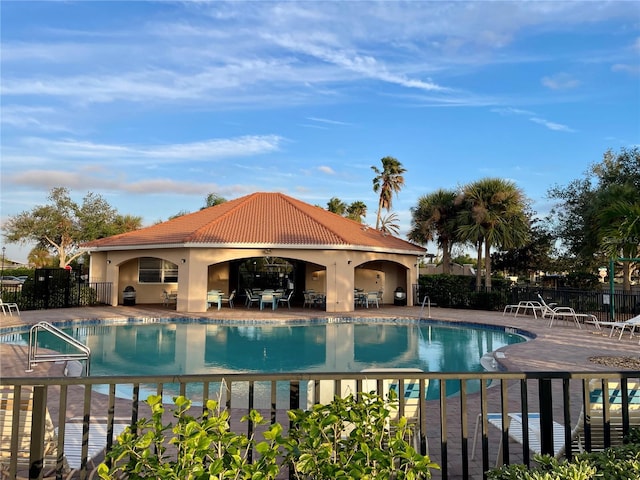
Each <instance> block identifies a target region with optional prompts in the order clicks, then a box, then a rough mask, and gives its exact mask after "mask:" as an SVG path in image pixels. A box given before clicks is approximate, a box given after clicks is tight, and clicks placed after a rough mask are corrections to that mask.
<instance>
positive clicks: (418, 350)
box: [0, 320, 524, 398]
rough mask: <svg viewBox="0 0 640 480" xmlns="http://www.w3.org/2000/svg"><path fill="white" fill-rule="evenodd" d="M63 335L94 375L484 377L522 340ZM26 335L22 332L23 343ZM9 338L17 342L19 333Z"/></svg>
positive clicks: (492, 333)
mask: <svg viewBox="0 0 640 480" xmlns="http://www.w3.org/2000/svg"><path fill="white" fill-rule="evenodd" d="M62 330H63V331H65V332H66V333H68V334H69V335H71V336H72V337H74V338H76V339H77V340H79V341H80V342H82V343H84V344H85V345H87V346H89V347H90V348H91V375H92V376H101V375H132V376H142V375H181V374H191V375H199V374H207V373H211V374H220V373H252V372H256V373H257V372H260V373H282V372H360V371H362V370H363V369H367V368H419V369H420V370H423V371H426V372H481V371H484V368H483V367H482V365H481V364H480V359H481V358H482V356H483V355H485V354H486V353H488V352H492V351H494V350H496V349H498V348H500V347H503V346H505V345H508V344H513V343H519V342H522V341H524V338H523V337H522V336H520V335H517V334H515V333H508V332H505V331H503V330H496V329H485V328H473V327H471V326H463V327H455V326H446V325H432V324H424V323H417V322H415V321H406V322H400V323H398V322H389V323H384V322H382V321H377V322H374V323H364V321H355V320H354V321H341V322H314V323H311V324H308V323H307V324H295V325H291V324H281V323H278V324H260V325H256V324H246V323H239V324H229V323H224V324H221V323H207V322H204V321H203V322H199V321H185V322H180V321H178V322H169V321H159V322H157V323H127V324H116V323H114V324H109V323H108V322H103V323H101V324H99V325H96V324H90V325H82V324H79V325H77V326H71V327H67V328H63V329H62ZM28 335H29V334H28V332H27V333H25V334H24V335H22V341H24V343H25V344H26V343H27V342H28ZM6 337H7V336H5V338H3V337H1V336H0V341H9V339H8V338H6ZM11 339H12V340H13V343H15V341H16V335H15V334H14V335H12V336H11ZM18 341H19V342H20V340H18ZM38 341H39V347H42V348H48V349H52V350H55V351H59V352H65V351H71V350H67V349H68V345H67V344H65V343H63V342H62V341H61V340H59V339H58V338H56V337H54V336H51V335H50V334H48V333H46V332H40V333H39V335H38ZM458 387H459V385H458V382H451V385H449V384H448V385H447V392H448V393H449V394H455V393H456V391H457V390H458ZM469 388H470V389H473V388H474V387H473V386H472V385H469ZM476 388H479V385H477V386H476ZM285 393H286V392H285ZM438 395H439V385H438V383H437V382H435V381H432V382H430V384H429V390H428V395H427V396H428V398H437V397H438Z"/></svg>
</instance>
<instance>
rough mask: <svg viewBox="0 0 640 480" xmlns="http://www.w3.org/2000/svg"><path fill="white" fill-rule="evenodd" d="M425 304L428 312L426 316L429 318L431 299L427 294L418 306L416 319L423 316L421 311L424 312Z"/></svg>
mask: <svg viewBox="0 0 640 480" xmlns="http://www.w3.org/2000/svg"><path fill="white" fill-rule="evenodd" d="M425 303H426V304H427V312H428V315H429V316H428V317H427V318H431V299H430V298H429V295H425V296H424V298H423V299H422V307H421V308H420V318H418V320H420V319H421V318H423V316H422V315H423V313H424V304H425Z"/></svg>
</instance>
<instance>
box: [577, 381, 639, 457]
mask: <svg viewBox="0 0 640 480" xmlns="http://www.w3.org/2000/svg"><path fill="white" fill-rule="evenodd" d="M607 389H608V390H609V392H608V396H607V397H608V398H607V404H608V410H609V415H608V429H609V442H606V441H605V416H604V414H603V413H604V405H605V403H604V398H603V390H602V380H599V379H594V380H591V381H590V382H589V402H588V405H587V411H588V412H589V413H588V415H585V407H584V406H583V408H582V411H581V412H580V417H579V419H578V424H577V426H576V428H575V429H574V437H575V440H574V443H575V444H576V447H577V450H578V451H579V452H583V451H586V450H588V451H591V452H593V451H601V450H604V449H605V448H606V447H608V446H614V445H622V443H623V415H622V389H621V385H620V382H619V381H617V380H614V381H610V382H608V385H607ZM627 400H628V407H629V427H630V428H631V427H638V426H640V383H639V382H637V381H628V382H627ZM587 432H588V433H587Z"/></svg>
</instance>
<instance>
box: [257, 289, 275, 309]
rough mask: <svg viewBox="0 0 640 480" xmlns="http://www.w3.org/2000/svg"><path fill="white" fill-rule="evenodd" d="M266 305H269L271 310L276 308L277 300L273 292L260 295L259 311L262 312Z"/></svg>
mask: <svg viewBox="0 0 640 480" xmlns="http://www.w3.org/2000/svg"><path fill="white" fill-rule="evenodd" d="M268 304H271V309H272V310H275V309H276V308H277V307H278V299H277V298H276V295H275V293H273V291H271V292H267V293H263V294H262V295H260V310H264V306H265V305H268Z"/></svg>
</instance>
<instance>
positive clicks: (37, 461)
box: [29, 385, 47, 479]
mask: <svg viewBox="0 0 640 480" xmlns="http://www.w3.org/2000/svg"><path fill="white" fill-rule="evenodd" d="M32 415H33V416H32V419H31V446H30V449H29V478H30V479H32V478H42V470H43V468H44V433H45V427H46V416H47V391H46V387H45V386H44V385H35V386H34V387H33V412H32Z"/></svg>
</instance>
